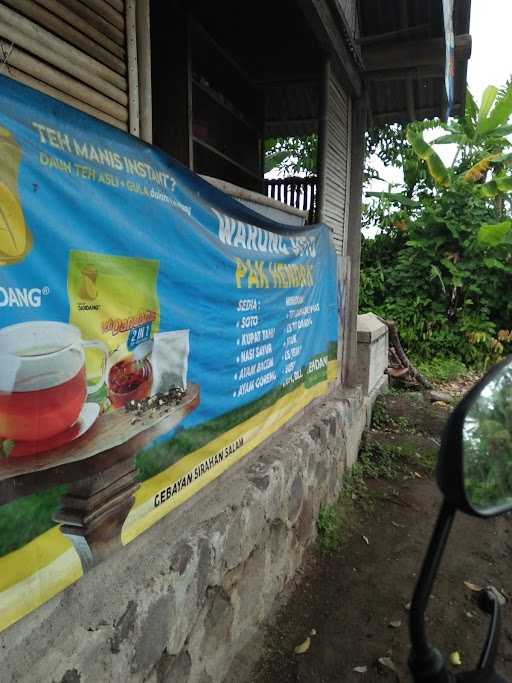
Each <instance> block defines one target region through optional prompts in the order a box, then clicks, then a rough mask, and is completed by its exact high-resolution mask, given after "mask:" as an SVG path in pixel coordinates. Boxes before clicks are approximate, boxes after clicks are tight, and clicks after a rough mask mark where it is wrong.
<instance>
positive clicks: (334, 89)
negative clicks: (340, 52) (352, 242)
mask: <svg viewBox="0 0 512 683" xmlns="http://www.w3.org/2000/svg"><path fill="white" fill-rule="evenodd" d="M324 77H325V79H326V83H325V103H324V106H325V125H324V127H323V136H322V137H323V139H322V140H321V141H320V144H321V147H322V159H323V161H322V169H321V180H322V192H321V196H322V198H321V206H320V217H321V220H322V222H324V223H326V224H327V225H328V226H329V227H330V229H331V233H332V238H333V241H334V246H335V248H336V251H337V252H338V253H339V254H340V255H343V246H344V241H345V231H346V223H347V219H348V201H349V188H350V177H349V176H350V98H349V97H348V95H347V94H346V93H345V92H344V90H343V88H342V87H341V85H340V82H339V80H338V78H337V76H336V74H335V72H334V71H333V69H332V68H331V66H330V65H329V64H327V67H326V70H325V75H324Z"/></svg>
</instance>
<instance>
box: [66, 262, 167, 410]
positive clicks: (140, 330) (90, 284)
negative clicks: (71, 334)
mask: <svg viewBox="0 0 512 683" xmlns="http://www.w3.org/2000/svg"><path fill="white" fill-rule="evenodd" d="M158 267H159V262H158V261H156V260H152V259H139V258H131V257H126V256H111V255H109V254H96V253H93V252H85V251H71V252H70V256H69V269H68V297H69V306H70V316H69V322H70V323H71V324H73V325H76V326H77V327H78V328H79V329H80V331H81V333H82V337H83V339H86V340H93V341H96V342H99V343H100V344H102V345H104V346H105V347H106V348H107V350H108V362H107V366H106V367H104V366H103V364H102V358H101V354H100V353H98V352H97V350H95V349H87V350H86V367H87V381H88V382H89V383H96V382H98V381H101V378H102V377H103V378H104V388H103V390H102V391H101V392H100V393H99V394H98V395H97V396H95V397H94V398H95V400H97V401H98V402H100V404H101V405H102V407H103V409H104V410H106V409H108V408H110V407H113V408H120V407H122V406H124V405H126V403H127V402H128V401H130V400H140V399H142V398H145V397H146V396H148V395H149V393H150V391H151V386H152V383H153V370H152V366H151V352H152V349H153V337H154V335H155V333H156V332H158V329H159V324H160V307H159V302H158V294H157V278H158Z"/></svg>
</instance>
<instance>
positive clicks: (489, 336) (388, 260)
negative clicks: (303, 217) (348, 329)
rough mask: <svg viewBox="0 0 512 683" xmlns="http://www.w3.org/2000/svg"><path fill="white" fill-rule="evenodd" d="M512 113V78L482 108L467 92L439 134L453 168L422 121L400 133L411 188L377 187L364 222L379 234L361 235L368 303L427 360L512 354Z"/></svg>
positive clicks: (364, 304)
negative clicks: (457, 115) (511, 125)
mask: <svg viewBox="0 0 512 683" xmlns="http://www.w3.org/2000/svg"><path fill="white" fill-rule="evenodd" d="M507 112H508V113H507ZM511 113H512V85H511V84H508V85H507V86H506V87H505V89H504V90H503V91H501V92H499V91H497V89H492V88H491V89H490V90H488V91H486V93H485V94H484V98H483V101H482V103H481V105H480V107H478V106H477V105H476V104H475V102H474V100H473V98H472V97H471V96H470V95H469V96H468V100H467V104H466V112H465V115H464V116H463V117H462V118H461V119H459V120H458V121H452V122H450V123H449V124H445V125H444V128H445V129H446V130H447V131H448V135H445V136H443V137H442V138H441V139H440V138H438V141H440V142H441V143H445V142H452V143H453V142H455V143H456V144H457V153H456V155H455V159H454V162H453V164H452V166H451V167H450V168H447V167H445V166H444V164H443V162H442V161H441V159H440V158H439V156H438V155H437V154H436V152H435V150H434V148H433V146H432V145H430V144H428V143H427V142H425V140H424V139H423V137H422V134H421V131H422V130H424V129H425V127H428V126H426V125H425V123H424V122H423V123H421V124H417V123H415V124H412V125H411V126H410V127H409V129H408V130H407V131H404V130H403V129H402V130H401V131H400V130H397V131H396V136H397V137H398V138H399V140H398V141H397V149H399V150H400V153H399V155H398V156H397V157H395V162H396V163H397V164H399V165H400V166H401V167H402V170H403V171H404V185H403V187H402V188H400V190H399V191H398V192H383V193H369V196H370V203H369V205H368V206H367V207H366V211H365V216H364V217H365V222H366V225H368V226H369V225H373V226H375V225H377V226H378V227H379V228H380V230H381V232H380V234H379V235H377V237H376V238H375V239H372V240H368V239H365V240H363V245H362V261H361V287H360V309H361V312H367V311H373V312H375V313H377V314H379V315H380V316H382V317H383V318H387V319H393V320H395V322H396V323H397V325H398V328H399V331H400V335H401V339H402V342H403V344H404V346H405V348H406V351H407V352H409V353H411V354H412V355H414V356H415V357H416V358H417V359H419V360H423V361H430V362H432V361H433V359H437V358H444V359H446V358H448V359H455V360H457V359H458V360H459V361H462V362H464V363H465V364H466V365H474V366H478V367H485V366H486V365H488V364H490V363H492V362H494V361H496V360H498V359H499V358H500V357H501V356H502V355H503V354H504V353H506V352H510V351H512V343H511V342H512V336H511V334H510V327H511V321H512V302H511V301H510V300H509V297H506V296H504V293H505V292H507V291H508V289H509V286H510V282H511V281H512V249H511V247H510V245H511V244H512V220H511V219H510V216H507V212H508V211H509V210H510V206H509V204H510V202H509V200H510V193H511V192H512V182H511V181H510V178H511V177H512V176H511V175H510V173H509V172H508V169H509V167H510V165H511V156H512V155H510V154H506V153H505V152H504V150H506V148H507V147H509V146H510V141H509V140H508V139H507V138H506V137H505V136H504V134H503V130H508V128H507V122H508V118H509V117H510V115H511ZM505 115H506V116H505ZM436 123H438V122H436ZM408 143H409V145H408V146H407V144H408ZM404 145H405V146H404ZM411 154H412V156H413V157H415V162H416V164H417V166H416V170H415V171H414V172H412V171H413V170H414V169H413V166H414V158H412V157H411ZM411 169H412V170H411ZM376 194H377V195H378V197H379V201H378V202H376V201H375V196H376ZM507 207H508V208H507ZM438 369H439V367H438ZM441 374H443V373H442V372H441Z"/></svg>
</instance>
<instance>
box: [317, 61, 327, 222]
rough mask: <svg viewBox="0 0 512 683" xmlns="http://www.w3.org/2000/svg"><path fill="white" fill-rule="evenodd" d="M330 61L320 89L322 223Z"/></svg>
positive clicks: (319, 203) (319, 206) (319, 195)
mask: <svg viewBox="0 0 512 683" xmlns="http://www.w3.org/2000/svg"><path fill="white" fill-rule="evenodd" d="M329 68H330V67H329V61H328V60H327V59H326V60H325V61H324V65H323V69H322V77H321V90H320V114H319V117H318V159H317V177H318V185H317V189H316V215H315V220H316V221H317V222H318V223H322V222H323V220H324V184H325V173H326V157H327V148H326V145H327V94H328V88H329Z"/></svg>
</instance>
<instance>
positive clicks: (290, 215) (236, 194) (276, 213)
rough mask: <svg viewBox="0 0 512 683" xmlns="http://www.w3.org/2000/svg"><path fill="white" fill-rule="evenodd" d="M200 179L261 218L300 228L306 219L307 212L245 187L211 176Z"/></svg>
mask: <svg viewBox="0 0 512 683" xmlns="http://www.w3.org/2000/svg"><path fill="white" fill-rule="evenodd" d="M201 178H203V180H206V181H207V182H208V183H210V185H213V186H214V187H216V188H217V189H218V190H221V191H222V192H225V193H226V194H228V195H229V196H230V197H233V199H237V200H238V201H239V202H241V203H242V204H244V205H245V206H248V207H249V208H250V209H253V210H254V211H258V213H261V214H262V215H263V216H266V217H267V218H271V219H272V220H275V221H277V222H280V223H288V224H290V225H294V226H296V227H302V226H303V225H304V223H305V222H306V219H307V217H308V212H307V211H303V210H302V209H297V208H295V207H294V206H289V205H288V204H285V203H284V202H280V201H279V200H278V199H274V198H273V197H267V196H266V195H264V194H260V193H259V192H253V191H252V190H247V189H246V188H245V187H239V186H238V185H233V183H229V182H228V181H227V180H220V179H219V178H213V177H212V176H207V175H203V176H201Z"/></svg>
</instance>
